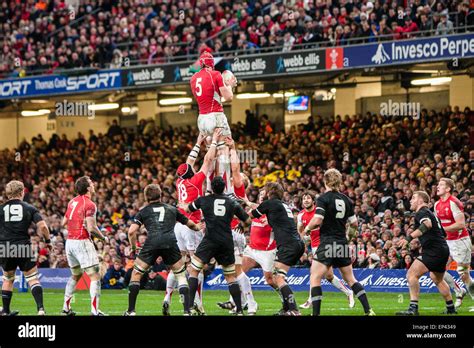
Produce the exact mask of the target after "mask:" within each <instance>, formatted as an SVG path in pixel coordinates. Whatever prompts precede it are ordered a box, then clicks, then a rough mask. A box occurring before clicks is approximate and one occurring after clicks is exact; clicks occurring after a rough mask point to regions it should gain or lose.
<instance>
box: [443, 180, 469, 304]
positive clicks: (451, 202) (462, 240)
mask: <svg viewBox="0 0 474 348" xmlns="http://www.w3.org/2000/svg"><path fill="white" fill-rule="evenodd" d="M453 190H454V182H453V180H451V179H449V178H441V179H440V180H439V183H438V186H437V188H436V194H437V195H438V197H439V198H440V199H439V201H437V202H436V203H435V205H434V213H435V215H436V216H437V217H438V219H439V220H440V222H441V226H443V229H444V231H445V232H446V234H447V238H446V242H447V243H448V247H449V259H448V265H449V264H450V263H451V262H452V261H453V260H454V261H456V263H457V272H458V274H459V276H460V278H461V280H462V281H463V283H464V284H465V285H466V287H467V290H468V291H469V294H470V295H471V298H473V299H474V283H473V282H472V279H471V275H470V273H469V268H470V265H471V253H472V244H471V238H470V237H469V232H468V231H467V229H466V219H465V216H464V207H463V205H462V203H461V202H460V201H459V199H457V198H456V197H454V196H453V195H452V192H453ZM444 280H445V281H446V283H448V285H449V287H450V288H451V289H453V290H454V292H455V294H456V303H455V307H456V308H458V307H460V306H461V305H462V300H463V298H464V296H466V293H467V291H466V289H464V288H463V287H460V286H459V285H458V284H457V283H456V282H455V281H454V278H453V276H452V275H451V274H449V273H448V272H445V273H444Z"/></svg>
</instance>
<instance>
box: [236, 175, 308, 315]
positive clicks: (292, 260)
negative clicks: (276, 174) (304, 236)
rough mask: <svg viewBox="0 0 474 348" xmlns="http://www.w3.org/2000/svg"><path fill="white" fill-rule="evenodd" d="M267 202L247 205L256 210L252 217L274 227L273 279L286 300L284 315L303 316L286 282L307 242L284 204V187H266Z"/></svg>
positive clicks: (248, 203)
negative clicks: (275, 251)
mask: <svg viewBox="0 0 474 348" xmlns="http://www.w3.org/2000/svg"><path fill="white" fill-rule="evenodd" d="M264 190H265V193H266V200H265V201H264V202H262V204H260V205H259V206H256V204H254V203H251V202H249V201H248V200H246V201H245V203H246V204H247V205H248V206H250V207H251V208H253V210H252V211H251V213H250V215H251V216H252V218H260V217H261V216H262V215H266V216H267V220H268V224H269V225H270V226H271V227H272V229H273V233H274V236H275V241H276V244H277V253H276V259H275V269H274V271H273V280H274V283H275V285H276V286H277V287H278V289H279V292H280V295H281V297H282V300H283V310H282V311H280V313H279V314H281V315H300V312H299V311H298V306H297V304H296V301H295V297H294V295H293V291H292V290H291V288H290V286H289V285H288V283H287V282H286V275H287V273H288V270H289V269H290V267H291V266H293V265H294V264H296V263H297V262H298V260H299V259H300V257H301V256H302V255H303V253H304V248H305V247H304V242H303V241H302V240H301V237H300V235H299V233H298V230H297V228H296V223H295V219H294V216H293V212H292V211H291V209H290V208H289V207H288V206H287V205H286V204H285V203H283V202H282V198H283V193H284V191H283V187H282V186H281V185H280V184H278V183H275V182H270V183H267V184H266V185H265V188H264Z"/></svg>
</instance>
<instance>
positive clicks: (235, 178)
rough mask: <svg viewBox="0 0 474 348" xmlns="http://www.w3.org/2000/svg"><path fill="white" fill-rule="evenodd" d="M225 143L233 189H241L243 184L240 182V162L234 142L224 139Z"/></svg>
mask: <svg viewBox="0 0 474 348" xmlns="http://www.w3.org/2000/svg"><path fill="white" fill-rule="evenodd" d="M225 142H226V144H227V146H228V147H229V150H230V152H229V153H230V169H231V172H232V182H233V184H234V187H242V185H243V184H244V182H243V180H242V175H241V174H240V160H239V156H238V155H237V151H236V149H235V143H234V140H232V139H231V138H226V139H225Z"/></svg>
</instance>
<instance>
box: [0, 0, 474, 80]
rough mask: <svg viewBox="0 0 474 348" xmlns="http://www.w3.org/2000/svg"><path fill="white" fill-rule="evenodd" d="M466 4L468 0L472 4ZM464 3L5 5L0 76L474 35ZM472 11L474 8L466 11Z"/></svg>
mask: <svg viewBox="0 0 474 348" xmlns="http://www.w3.org/2000/svg"><path fill="white" fill-rule="evenodd" d="M471 4H472V1H471ZM471 4H470V2H469V0H411V1H404V2H401V1H392V2H390V1H384V0H375V1H367V0H362V1H359V0H354V1H350V0H334V1H319V0H318V1H277V2H274V1H270V0H253V1H232V2H225V1H221V0H180V1H172V2H171V4H170V2H169V1H164V0H151V1H139V0H135V1H131V0H118V1H112V0H101V1H99V0H88V1H85V0H81V1H79V6H78V7H77V8H74V9H72V8H70V7H67V5H66V3H65V1H64V0H39V1H36V0H28V1H16V0H8V1H2V3H1V8H0V23H1V26H0V28H1V30H0V40H2V50H1V52H0V74H1V75H3V76H24V75H25V74H32V73H52V72H54V71H58V70H60V69H75V68H79V67H99V68H104V67H120V66H124V65H125V64H137V63H141V64H158V63H162V62H166V61H169V60H170V59H171V58H172V57H173V58H174V59H183V60H184V59H186V60H189V59H190V58H191V57H192V56H193V55H195V54H197V53H199V52H201V51H202V50H204V49H207V50H210V51H212V52H213V53H214V54H215V55H229V54H235V51H238V52H239V53H238V54H244V53H254V52H265V51H269V50H276V49H278V50H283V51H290V50H293V49H296V48H314V47H318V46H329V45H348V44H357V43H363V42H375V41H377V40H391V39H395V40H399V39H405V38H413V37H417V36H427V35H433V34H436V35H447V34H453V33H456V32H465V31H474V27H473V26H474V8H472V5H471ZM470 6H471V7H470Z"/></svg>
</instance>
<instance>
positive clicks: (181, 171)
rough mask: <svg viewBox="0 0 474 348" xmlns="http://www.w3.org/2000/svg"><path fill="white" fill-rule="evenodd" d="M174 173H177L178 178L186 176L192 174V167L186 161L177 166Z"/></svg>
mask: <svg viewBox="0 0 474 348" xmlns="http://www.w3.org/2000/svg"><path fill="white" fill-rule="evenodd" d="M176 174H178V176H179V177H180V178H187V177H189V176H190V175H191V174H193V168H192V167H191V165H189V164H188V163H183V164H181V165H180V166H179V167H178V170H177V171H176Z"/></svg>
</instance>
